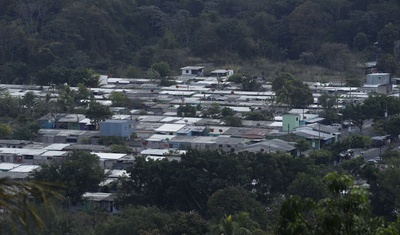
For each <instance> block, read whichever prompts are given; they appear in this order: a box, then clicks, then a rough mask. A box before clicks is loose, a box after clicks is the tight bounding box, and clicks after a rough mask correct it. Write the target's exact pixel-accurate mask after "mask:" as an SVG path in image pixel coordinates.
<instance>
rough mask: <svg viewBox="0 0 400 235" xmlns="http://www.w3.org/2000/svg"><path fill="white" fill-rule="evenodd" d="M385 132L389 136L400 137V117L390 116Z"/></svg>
mask: <svg viewBox="0 0 400 235" xmlns="http://www.w3.org/2000/svg"><path fill="white" fill-rule="evenodd" d="M386 126H387V132H388V134H390V135H394V136H398V135H400V116H392V117H390V118H389V120H387V123H386Z"/></svg>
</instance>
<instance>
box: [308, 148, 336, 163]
mask: <svg viewBox="0 0 400 235" xmlns="http://www.w3.org/2000/svg"><path fill="white" fill-rule="evenodd" d="M308 155H309V157H310V158H311V159H312V160H313V161H314V163H315V164H316V165H320V164H322V165H330V164H332V163H333V161H334V158H333V154H332V152H331V151H328V150H325V149H321V150H312V151H310V153H309V154H308Z"/></svg>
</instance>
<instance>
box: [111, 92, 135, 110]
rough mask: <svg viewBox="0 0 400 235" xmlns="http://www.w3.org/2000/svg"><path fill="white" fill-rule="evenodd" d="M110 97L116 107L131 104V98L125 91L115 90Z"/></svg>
mask: <svg viewBox="0 0 400 235" xmlns="http://www.w3.org/2000/svg"><path fill="white" fill-rule="evenodd" d="M109 99H110V100H111V102H112V106H114V107H127V106H128V105H129V103H130V102H129V98H128V97H126V96H125V94H124V93H121V92H116V91H113V92H111V94H110V97H109Z"/></svg>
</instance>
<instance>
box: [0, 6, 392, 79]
mask: <svg viewBox="0 0 400 235" xmlns="http://www.w3.org/2000/svg"><path fill="white" fill-rule="evenodd" d="M399 11H400V6H399V3H398V1H395V0H382V1H360V0H340V1H331V0H313V1H311V0H303V1H302V0H282V1H270V0H253V1H246V0H179V1H178V0H163V1H159V0H137V1H124V0H111V1H109V0H107V1H106V0H100V1H98V0H96V1H95V0H81V1H76V0H66V1H54V0H35V1H34V0H23V1H16V0H10V1H2V2H1V3H0V81H1V82H2V83H36V84H42V85H47V84H50V83H56V84H59V83H65V82H67V83H69V84H70V85H76V84H77V83H78V82H80V80H81V79H82V78H83V77H85V76H86V75H85V74H86V69H88V68H92V69H94V70H95V71H96V72H99V73H104V74H114V75H116V76H131V77H132V76H148V77H149V76H150V77H154V76H161V77H164V76H166V75H170V73H171V72H170V70H168V69H167V70H165V69H164V70H163V71H162V72H161V71H160V70H157V67H159V65H160V63H162V64H161V65H168V66H167V67H165V66H164V68H171V69H174V70H175V69H177V68H179V67H180V66H184V65H187V64H195V63H214V64H215V65H220V66H223V65H228V64H243V63H246V61H247V62H249V63H248V64H253V65H254V66H257V67H258V68H264V70H262V69H261V70H258V75H269V73H270V72H271V71H268V70H265V69H266V66H265V64H268V63H269V62H266V61H288V60H298V61H299V62H300V63H302V64H305V65H319V66H324V67H327V68H329V69H331V70H333V71H337V72H346V75H347V76H353V75H354V74H352V70H351V69H350V67H354V66H355V63H356V62H357V61H358V62H365V61H367V60H372V59H375V58H376V56H378V57H379V66H380V70H381V71H385V72H396V71H395V70H396V64H397V61H398V55H397V52H398V49H399V48H398V47H399V46H398V45H399V44H398V43H395V42H396V41H397V40H398V39H399V28H398V26H399V23H400V15H399V14H397V13H398V12H399ZM375 42H378V45H377V47H376V48H375V50H374V49H373V45H374V43H375ZM395 44H396V46H395ZM355 56H357V57H358V58H360V57H359V56H361V59H360V60H354V58H355ZM265 59H266V60H265ZM154 69H156V73H154ZM353 72H354V71H353ZM343 74H344V73H342V75H343ZM252 75H257V74H252ZM295 75H296V74H295ZM314 76H315V74H314Z"/></svg>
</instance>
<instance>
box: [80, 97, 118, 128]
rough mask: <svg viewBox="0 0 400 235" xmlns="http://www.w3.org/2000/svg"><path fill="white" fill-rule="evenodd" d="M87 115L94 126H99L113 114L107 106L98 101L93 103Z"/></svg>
mask: <svg viewBox="0 0 400 235" xmlns="http://www.w3.org/2000/svg"><path fill="white" fill-rule="evenodd" d="M85 115H86V117H87V118H89V119H90V120H91V121H92V123H93V124H95V125H97V124H98V123H99V122H100V121H104V120H106V119H109V118H111V117H112V113H111V111H110V109H109V108H108V107H107V106H104V105H102V104H100V103H97V102H96V101H91V102H90V104H89V108H88V109H87V110H86V112H85Z"/></svg>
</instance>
